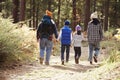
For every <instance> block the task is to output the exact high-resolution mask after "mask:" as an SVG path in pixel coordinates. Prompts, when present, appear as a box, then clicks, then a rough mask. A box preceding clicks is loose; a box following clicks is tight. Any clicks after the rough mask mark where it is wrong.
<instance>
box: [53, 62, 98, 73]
mask: <svg viewBox="0 0 120 80" xmlns="http://www.w3.org/2000/svg"><path fill="white" fill-rule="evenodd" d="M51 67H53V68H57V69H61V70H69V71H73V72H86V71H88V70H90V71H91V70H92V69H94V68H98V67H100V64H94V65H82V64H72V65H52V66H51Z"/></svg>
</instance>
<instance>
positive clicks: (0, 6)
mask: <svg viewBox="0 0 120 80" xmlns="http://www.w3.org/2000/svg"><path fill="white" fill-rule="evenodd" d="M3 1H4V0H0V3H1V2H3ZM0 12H2V5H0Z"/></svg>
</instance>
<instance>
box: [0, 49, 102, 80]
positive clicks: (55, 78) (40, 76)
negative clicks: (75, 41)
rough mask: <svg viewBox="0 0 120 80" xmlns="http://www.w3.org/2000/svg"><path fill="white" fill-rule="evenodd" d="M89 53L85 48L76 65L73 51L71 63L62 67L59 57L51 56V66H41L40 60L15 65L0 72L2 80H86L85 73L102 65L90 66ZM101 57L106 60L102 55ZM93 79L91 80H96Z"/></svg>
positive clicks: (0, 79)
mask: <svg viewBox="0 0 120 80" xmlns="http://www.w3.org/2000/svg"><path fill="white" fill-rule="evenodd" d="M87 52H88V48H87V47H83V48H82V56H81V59H80V63H79V64H75V63H74V52H73V50H71V54H70V61H69V63H65V65H61V61H60V57H59V56H51V60H50V65H49V66H46V65H40V64H39V61H38V60H36V61H34V63H29V64H26V65H14V67H13V68H11V69H9V70H1V71H0V75H1V76H0V80H86V77H87V76H85V73H86V72H90V71H92V70H94V69H95V68H98V67H99V64H100V62H99V63H97V64H95V63H94V65H90V64H89V62H88V61H87ZM100 56H101V57H102V58H104V56H103V55H102V54H101V55H100ZM92 77H93V76H91V78H90V79H89V80H94V79H92ZM81 78H82V79H81ZM87 80H88V79H87Z"/></svg>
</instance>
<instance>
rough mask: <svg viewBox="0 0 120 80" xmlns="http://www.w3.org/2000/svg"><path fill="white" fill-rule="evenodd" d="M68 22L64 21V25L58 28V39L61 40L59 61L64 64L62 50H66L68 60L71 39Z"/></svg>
mask: <svg viewBox="0 0 120 80" xmlns="http://www.w3.org/2000/svg"><path fill="white" fill-rule="evenodd" d="M69 25H70V22H69V21H68V20H66V21H65V23H64V26H63V27H62V28H61V30H60V34H59V37H58V40H59V39H60V40H61V61H62V65H64V52H66V62H68V61H69V53H70V45H71V40H72V30H71V28H70V27H69Z"/></svg>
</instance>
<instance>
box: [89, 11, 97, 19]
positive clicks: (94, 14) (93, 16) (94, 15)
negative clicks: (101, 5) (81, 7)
mask: <svg viewBox="0 0 120 80" xmlns="http://www.w3.org/2000/svg"><path fill="white" fill-rule="evenodd" d="M90 18H91V19H93V18H98V14H97V12H94V13H92V14H91V16H90Z"/></svg>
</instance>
